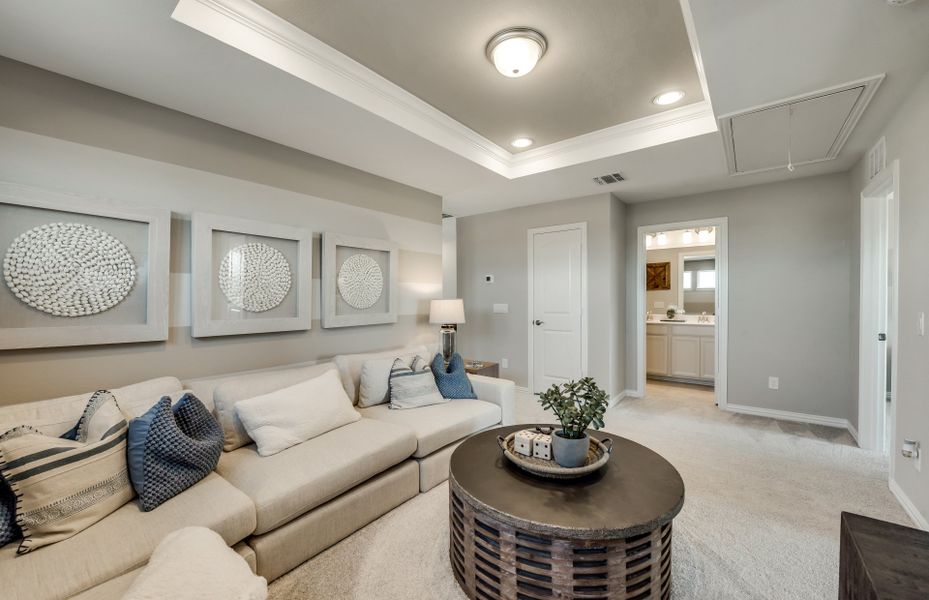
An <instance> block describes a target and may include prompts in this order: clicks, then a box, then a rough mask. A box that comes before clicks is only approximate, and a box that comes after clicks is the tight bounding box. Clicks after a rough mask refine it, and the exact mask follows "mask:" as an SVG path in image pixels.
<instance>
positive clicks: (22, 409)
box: [0, 377, 210, 437]
mask: <svg viewBox="0 0 929 600" xmlns="http://www.w3.org/2000/svg"><path fill="white" fill-rule="evenodd" d="M182 389H183V388H182V387H181V382H180V381H178V379H177V378H176V377H158V378H157V379H149V380H148V381H142V382H140V383H134V384H132V385H127V386H124V387H121V388H114V389H110V392H111V393H112V394H113V396H114V397H115V398H116V403H117V404H119V407H120V409H121V410H123V411H124V412H125V411H126V410H127V408H128V409H129V410H130V411H131V410H134V408H133V407H134V406H135V405H136V404H138V403H139V402H140V401H141V402H142V403H143V404H144V403H146V402H148V401H149V400H151V402H149V403H148V405H147V406H145V408H143V409H141V410H140V411H139V412H138V413H136V414H141V413H144V412H145V411H146V410H148V409H149V408H150V407H151V406H152V404H154V403H155V402H157V401H158V399H159V398H161V396H163V395H165V394H173V393H174V392H178V391H180V390H182ZM92 393H93V391H91V392H87V393H85V394H77V395H75V396H65V397H63V398H53V399H51V400H39V401H36V402H26V403H23V404H12V405H10V406H4V407H0V433H3V432H4V431H7V430H9V429H12V428H14V427H19V426H20V425H29V426H30V427H34V428H36V429H38V430H39V431H41V432H42V433H44V434H45V435H53V436H56V437H57V436H60V435H61V434H63V433H65V432H66V431H68V430H69V429H71V427H73V426H74V424H75V423H76V422H77V420H78V419H80V418H81V414H82V413H83V412H84V408H85V407H86V406H87V398H89V397H90V395H91V394H92ZM207 408H210V406H209V405H208V406H207ZM127 414H129V413H127ZM129 416H135V415H132V414H129Z"/></svg>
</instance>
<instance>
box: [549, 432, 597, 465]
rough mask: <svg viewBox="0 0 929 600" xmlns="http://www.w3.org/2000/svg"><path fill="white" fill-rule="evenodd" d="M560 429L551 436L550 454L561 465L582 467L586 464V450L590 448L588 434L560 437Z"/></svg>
mask: <svg viewBox="0 0 929 600" xmlns="http://www.w3.org/2000/svg"><path fill="white" fill-rule="evenodd" d="M563 431H564V430H563V429H560V430H558V431H556V432H555V435H553V436H552V456H553V457H554V458H555V462H556V463H558V464H559V465H561V466H562V467H568V468H571V467H582V466H584V465H585V464H587V450H588V449H589V448H590V436H589V435H587V434H586V433H585V434H584V437H582V438H578V439H576V440H575V439H571V438H566V437H562V436H561V434H562V432H563Z"/></svg>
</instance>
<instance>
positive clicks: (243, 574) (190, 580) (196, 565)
mask: <svg viewBox="0 0 929 600" xmlns="http://www.w3.org/2000/svg"><path fill="white" fill-rule="evenodd" d="M267 597H268V583H267V581H265V578H264V577H258V576H257V575H255V574H254V573H252V570H251V569H250V568H249V567H248V563H247V562H245V559H243V558H242V557H241V556H239V555H238V553H236V551H235V550H233V549H232V548H230V547H229V546H227V545H226V542H224V541H223V538H221V537H220V536H219V534H218V533H216V532H214V531H211V530H209V529H207V528H206V527H185V528H184V529H178V530H177V531H175V532H173V533H169V534H168V535H167V536H165V538H164V539H163V540H162V541H161V543H160V544H158V547H157V548H155V551H154V552H153V553H152V557H151V558H150V559H149V561H148V566H146V567H145V568H144V569H142V572H141V573H140V574H139V576H138V577H137V578H136V580H135V581H134V582H132V586H131V587H130V588H129V590H128V591H127V592H126V594H125V595H124V596H123V600H164V599H165V598H171V600H264V599H265V598H267Z"/></svg>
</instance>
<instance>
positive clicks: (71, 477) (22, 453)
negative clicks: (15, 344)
mask: <svg viewBox="0 0 929 600" xmlns="http://www.w3.org/2000/svg"><path fill="white" fill-rule="evenodd" d="M128 428H129V427H128V424H127V423H126V419H125V417H124V416H123V414H122V413H121V412H120V410H119V407H118V406H117V404H116V399H115V398H114V397H113V395H112V394H111V393H110V392H107V391H103V390H101V391H99V392H96V393H95V394H94V395H93V396H92V397H91V399H90V401H89V402H88V403H87V408H85V409H84V414H83V415H81V419H80V421H78V425H77V432H76V435H75V439H74V440H69V439H63V438H56V437H50V436H47V435H44V434H42V433H40V432H39V431H38V430H36V429H33V428H32V427H28V426H23V427H17V428H15V429H11V430H10V431H7V432H6V433H4V434H3V435H2V436H0V473H2V475H3V479H4V480H5V481H6V482H7V483H8V484H9V486H10V487H11V488H12V490H13V493H14V494H15V495H16V523H17V525H19V528H20V529H21V530H22V534H23V540H22V542H21V543H20V545H19V549H18V550H17V554H25V553H26V552H30V551H32V550H35V549H36V548H40V547H42V546H47V545H49V544H53V543H55V542H58V541H61V540H64V539H67V538H69V537H71V536H73V535H75V534H76V533H78V532H80V531H82V530H84V529H87V528H88V527H90V526H91V525H93V524H94V523H96V522H97V521H99V520H101V519H102V518H104V517H105V516H107V515H109V514H110V513H112V512H113V511H115V510H116V509H117V508H119V507H120V506H122V505H123V504H125V503H127V502H129V501H130V500H131V499H132V497H133V495H134V493H133V490H132V486H131V485H130V483H129V470H128V467H127V465H126V435H127V432H128Z"/></svg>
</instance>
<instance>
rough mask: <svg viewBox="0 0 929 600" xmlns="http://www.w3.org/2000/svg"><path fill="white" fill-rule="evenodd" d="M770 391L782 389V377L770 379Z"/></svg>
mask: <svg viewBox="0 0 929 600" xmlns="http://www.w3.org/2000/svg"><path fill="white" fill-rule="evenodd" d="M768 389H769V390H775V391H777V390H779V389H781V378H780V377H768Z"/></svg>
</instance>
